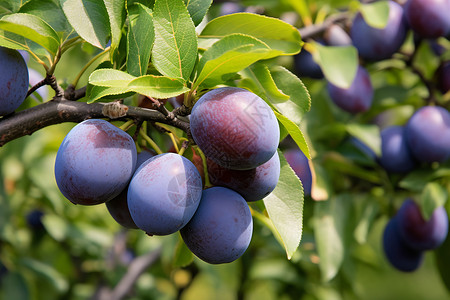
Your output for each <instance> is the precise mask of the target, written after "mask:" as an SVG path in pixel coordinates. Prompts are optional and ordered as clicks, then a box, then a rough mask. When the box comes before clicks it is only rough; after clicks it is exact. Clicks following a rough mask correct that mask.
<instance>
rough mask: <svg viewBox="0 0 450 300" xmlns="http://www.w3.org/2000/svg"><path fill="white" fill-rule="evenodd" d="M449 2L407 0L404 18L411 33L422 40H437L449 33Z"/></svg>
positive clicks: (440, 0) (444, 0)
mask: <svg viewBox="0 0 450 300" xmlns="http://www.w3.org/2000/svg"><path fill="white" fill-rule="evenodd" d="M449 12H450V1H449V0H409V1H407V2H406V4H405V17H406V20H407V21H408V23H409V26H410V27H411V29H412V30H413V31H415V32H416V33H417V34H419V35H420V36H421V37H424V38H437V37H440V36H445V35H446V34H448V33H450V18H449Z"/></svg>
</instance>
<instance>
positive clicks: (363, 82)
mask: <svg viewBox="0 0 450 300" xmlns="http://www.w3.org/2000/svg"><path fill="white" fill-rule="evenodd" d="M327 87H328V94H329V95H330V98H331V100H333V102H334V103H335V104H336V105H337V106H338V107H340V108H341V109H343V110H345V111H348V112H350V113H358V112H365V111H367V110H369V109H370V107H371V105H372V98H373V87H372V82H371V81H370V76H369V73H368V72H367V71H366V69H364V68H363V67H362V66H358V69H357V71H356V75H355V78H354V79H353V82H352V84H351V85H350V87H349V88H346V89H345V88H341V87H338V86H335V85H334V84H332V83H331V82H328V85H327Z"/></svg>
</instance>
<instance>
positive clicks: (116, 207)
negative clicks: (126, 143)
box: [106, 149, 154, 229]
mask: <svg viewBox="0 0 450 300" xmlns="http://www.w3.org/2000/svg"><path fill="white" fill-rule="evenodd" d="M153 156H154V154H153V152H150V151H148V150H146V149H144V150H143V151H141V152H140V153H138V155H137V160H136V169H137V168H139V167H140V166H141V165H142V164H143V163H144V162H145V161H146V160H147V159H150V158H152V157H153ZM127 194H128V185H127V186H126V187H125V188H124V189H123V191H122V192H121V193H120V194H119V195H118V196H116V197H114V198H113V199H111V200H109V201H108V202H106V207H107V208H108V212H109V214H110V215H111V216H112V217H113V219H114V220H116V222H117V223H119V224H120V225H122V226H123V227H126V228H130V229H137V228H139V227H137V226H136V224H135V223H134V221H133V218H132V217H131V214H130V210H129V209H128V201H127Z"/></svg>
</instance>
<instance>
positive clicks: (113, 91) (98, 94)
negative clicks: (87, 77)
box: [86, 85, 134, 103]
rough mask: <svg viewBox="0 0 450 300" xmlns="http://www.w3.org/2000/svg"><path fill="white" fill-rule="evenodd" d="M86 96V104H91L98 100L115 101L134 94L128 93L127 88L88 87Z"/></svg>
mask: <svg viewBox="0 0 450 300" xmlns="http://www.w3.org/2000/svg"><path fill="white" fill-rule="evenodd" d="M86 94H87V95H88V96H89V101H88V103H93V102H95V101H97V100H99V99H110V100H116V99H119V98H126V97H129V96H132V95H133V94H134V93H133V92H130V91H129V89H128V88H121V87H104V86H95V85H89V86H88V89H87V91H86Z"/></svg>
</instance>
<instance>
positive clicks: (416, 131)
mask: <svg viewBox="0 0 450 300" xmlns="http://www.w3.org/2000/svg"><path fill="white" fill-rule="evenodd" d="M405 134H406V140H407V142H408V145H409V149H411V152H412V154H413V155H414V157H415V158H416V159H417V160H418V161H420V162H426V163H431V162H444V161H446V160H447V159H448V157H449V155H450V113H449V112H448V111H447V110H446V109H445V108H442V107H438V106H424V107H421V108H420V109H418V110H417V111H416V112H415V113H414V114H413V115H412V116H411V118H410V119H409V120H408V123H407V124H406V131H405Z"/></svg>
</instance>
